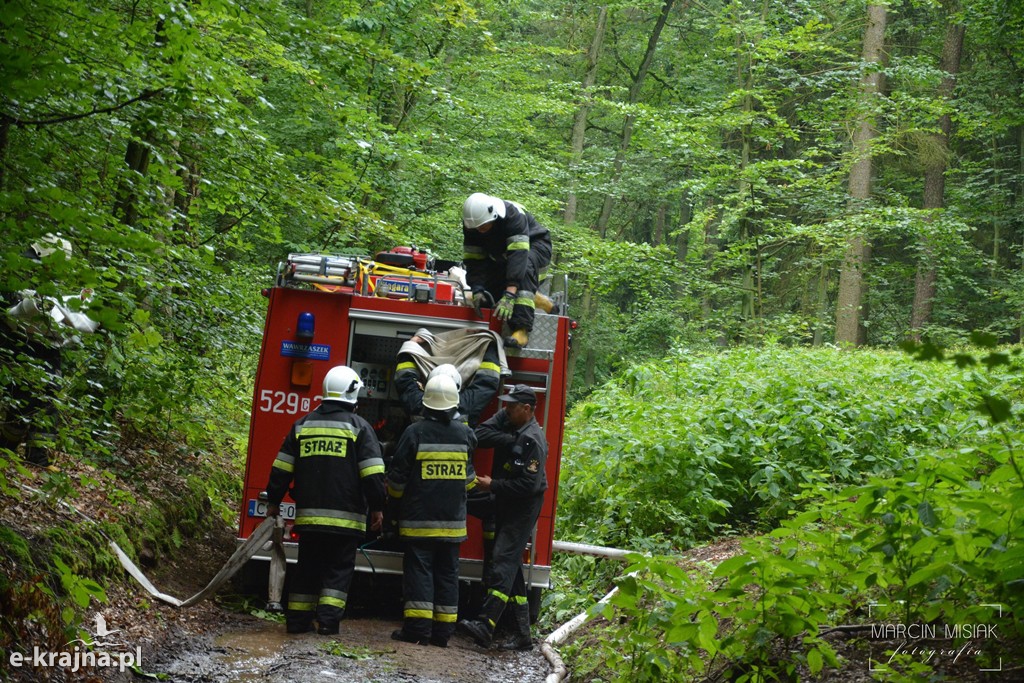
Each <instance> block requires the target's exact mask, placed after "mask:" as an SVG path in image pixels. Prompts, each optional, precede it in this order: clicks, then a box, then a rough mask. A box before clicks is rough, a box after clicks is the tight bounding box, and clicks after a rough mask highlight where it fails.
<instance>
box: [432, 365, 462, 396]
mask: <svg viewBox="0 0 1024 683" xmlns="http://www.w3.org/2000/svg"><path fill="white" fill-rule="evenodd" d="M438 375H446V376H448V377H451V378H452V380H453V381H454V382H455V391H462V375H460V374H459V371H458V369H457V368H456V367H455V366H454V365H452V364H451V363H441V365H438V366H437V367H436V368H434V369H433V370H431V371H430V374H429V375H427V381H428V382H429V381H430V380H432V379H433V378H435V377H437V376H438Z"/></svg>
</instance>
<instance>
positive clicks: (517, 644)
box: [498, 603, 533, 652]
mask: <svg viewBox="0 0 1024 683" xmlns="http://www.w3.org/2000/svg"><path fill="white" fill-rule="evenodd" d="M512 612H513V615H514V616H515V624H516V631H515V633H513V634H512V636H511V637H510V638H509V639H508V640H506V641H504V642H502V643H501V644H499V645H498V649H499V650H517V651H519V652H526V651H527V650H532V649H533V639H532V638H531V637H530V605H529V604H527V603H524V604H522V605H515V607H513V609H512Z"/></svg>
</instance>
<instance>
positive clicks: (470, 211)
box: [462, 192, 554, 349]
mask: <svg viewBox="0 0 1024 683" xmlns="http://www.w3.org/2000/svg"><path fill="white" fill-rule="evenodd" d="M462 228H463V229H462V245H463V259H464V261H465V264H466V282H467V283H468V284H469V286H470V288H471V289H472V291H473V305H474V306H475V307H476V308H477V309H478V310H479V309H480V308H481V307H484V306H486V307H488V308H494V315H495V316H496V317H497V318H498V320H506V321H508V325H509V328H510V329H511V330H512V333H511V334H510V335H509V336H507V337H505V340H504V341H505V346H508V347H511V348H515V349H521V348H525V347H526V345H527V343H528V341H529V338H530V332H531V331H533V318H534V309H535V308H536V307H537V306H538V305H539V306H541V308H542V310H544V311H545V312H546V313H550V312H551V311H552V307H553V305H554V304H553V303H552V301H551V299H549V298H548V297H546V296H544V295H543V294H540V293H539V292H538V291H537V289H538V287H539V285H540V281H541V280H542V279H543V277H544V271H545V269H547V267H548V264H550V263H551V233H550V232H549V231H548V229H547V228H545V227H544V226H543V225H541V224H540V223H539V222H537V219H536V218H534V217H533V214H531V213H530V212H528V211H527V210H526V209H524V208H523V207H522V205H521V204H517V203H515V202H507V201H505V200H503V199H500V198H498V197H491V196H489V195H486V194H484V193H482V192H475V193H473V194H471V195H470V196H469V198H468V199H466V201H465V203H464V204H463V206H462Z"/></svg>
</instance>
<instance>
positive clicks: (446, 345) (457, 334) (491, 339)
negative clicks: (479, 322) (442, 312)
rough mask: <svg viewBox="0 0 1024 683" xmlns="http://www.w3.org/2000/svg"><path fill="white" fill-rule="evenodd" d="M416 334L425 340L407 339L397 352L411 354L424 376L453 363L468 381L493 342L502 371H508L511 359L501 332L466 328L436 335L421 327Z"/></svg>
mask: <svg viewBox="0 0 1024 683" xmlns="http://www.w3.org/2000/svg"><path fill="white" fill-rule="evenodd" d="M416 337H418V338H419V339H420V340H422V341H421V342H419V341H412V340H410V341H407V342H405V343H404V344H402V348H400V349H399V350H398V355H399V356H401V355H402V354H408V355H409V356H410V360H411V361H412V362H413V363H415V364H416V369H417V370H418V371H419V373H420V375H421V376H423V377H426V376H427V375H429V374H430V371H431V370H433V369H434V368H436V367H437V366H438V365H444V364H445V363H451V364H452V365H454V366H455V367H456V369H457V370H458V371H459V375H461V376H462V381H463V382H468V381H469V379H470V378H471V377H472V376H473V375H474V374H476V371H477V370H479V369H480V363H481V361H482V360H483V358H484V354H485V353H486V352H487V347H488V346H490V345H491V344H495V345H496V346H497V348H498V365H499V366H501V374H502V375H507V374H508V373H509V369H508V359H507V358H506V357H505V347H504V344H503V343H502V341H501V335H499V334H498V333H497V332H494V331H492V330H488V329H483V328H479V327H464V328H461V329H458V330H451V331H450V332H441V333H440V334H434V333H433V332H431V331H430V330H428V329H425V328H421V329H419V330H417V331H416Z"/></svg>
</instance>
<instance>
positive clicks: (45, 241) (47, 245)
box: [31, 232, 71, 258]
mask: <svg viewBox="0 0 1024 683" xmlns="http://www.w3.org/2000/svg"><path fill="white" fill-rule="evenodd" d="M31 246H32V251H34V252H35V253H36V256H37V257H38V258H46V257H47V256H49V255H50V254H53V253H55V252H58V251H63V252H64V257H65V258H71V242H69V241H67V240H66V239H64V238H63V237H61V236H60V235H54V234H53V233H52V232H50V233H47V234H46V235H45V236H43V237H42V238H40V239H39V240H38V241H36V242H33V243H32V245H31Z"/></svg>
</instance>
